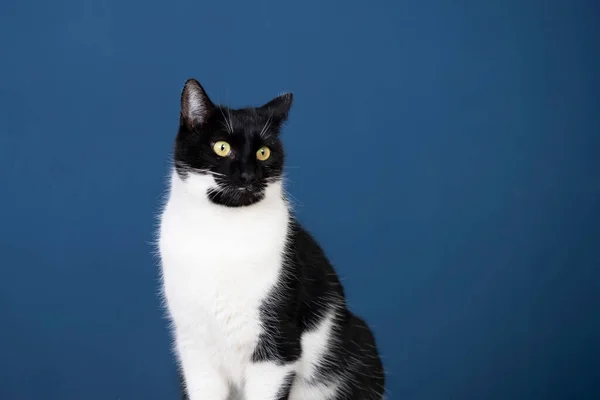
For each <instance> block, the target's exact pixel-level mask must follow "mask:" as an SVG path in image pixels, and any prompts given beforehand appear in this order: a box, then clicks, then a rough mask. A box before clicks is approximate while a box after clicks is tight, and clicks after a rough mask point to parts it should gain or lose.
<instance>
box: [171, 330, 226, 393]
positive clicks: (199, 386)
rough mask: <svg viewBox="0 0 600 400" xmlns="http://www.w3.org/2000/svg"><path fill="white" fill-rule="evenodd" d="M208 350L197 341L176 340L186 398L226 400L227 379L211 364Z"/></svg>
mask: <svg viewBox="0 0 600 400" xmlns="http://www.w3.org/2000/svg"><path fill="white" fill-rule="evenodd" d="M209 350H210V349H207V348H205V347H204V346H202V345H198V344H197V343H193V342H186V341H184V340H181V339H179V340H177V353H178V356H179V361H180V363H181V370H182V373H183V381H184V382H183V386H184V392H185V394H186V395H187V397H184V399H186V400H226V399H227V398H228V396H229V385H228V384H227V380H226V379H225V377H223V376H221V374H220V373H219V371H218V368H217V367H216V366H215V365H214V364H213V362H212V358H211V357H210V351H209Z"/></svg>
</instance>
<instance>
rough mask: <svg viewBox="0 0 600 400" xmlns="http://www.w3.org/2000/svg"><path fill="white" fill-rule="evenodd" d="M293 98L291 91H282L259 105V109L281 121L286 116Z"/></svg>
mask: <svg viewBox="0 0 600 400" xmlns="http://www.w3.org/2000/svg"><path fill="white" fill-rule="evenodd" d="M293 100H294V95H293V94H292V93H283V94H281V95H279V96H277V97H275V98H274V99H273V100H271V101H269V102H268V103H267V104H265V105H263V106H262V107H260V109H261V110H264V111H265V112H267V113H268V114H269V116H271V117H273V118H276V119H279V120H280V121H282V122H283V121H285V120H286V119H287V118H288V115H289V113H290V109H291V108H292V102H293Z"/></svg>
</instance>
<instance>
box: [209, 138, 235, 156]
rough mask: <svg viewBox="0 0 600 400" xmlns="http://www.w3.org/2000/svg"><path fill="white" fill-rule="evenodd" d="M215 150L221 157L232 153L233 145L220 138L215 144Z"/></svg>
mask: <svg viewBox="0 0 600 400" xmlns="http://www.w3.org/2000/svg"><path fill="white" fill-rule="evenodd" d="M213 150H214V151H215V153H217V154H218V155H220V156H221V157H227V156H228V155H229V153H231V146H230V145H229V143H227V142H224V141H222V140H219V141H218V142H217V143H215V145H214V146H213Z"/></svg>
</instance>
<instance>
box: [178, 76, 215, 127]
mask: <svg viewBox="0 0 600 400" xmlns="http://www.w3.org/2000/svg"><path fill="white" fill-rule="evenodd" d="M214 109H215V106H214V104H213V103H212V101H210V99H209V98H208V95H207V94H206V92H205V91H204V88H203V87H202V85H200V82H198V81H197V80H195V79H188V80H187V81H186V82H185V86H184V87H183V91H182V93H181V123H182V124H185V126H187V127H188V128H189V129H193V128H196V127H198V126H201V125H202V124H204V123H205V122H206V121H207V120H208V118H209V117H210V115H211V114H212V112H213V111H214Z"/></svg>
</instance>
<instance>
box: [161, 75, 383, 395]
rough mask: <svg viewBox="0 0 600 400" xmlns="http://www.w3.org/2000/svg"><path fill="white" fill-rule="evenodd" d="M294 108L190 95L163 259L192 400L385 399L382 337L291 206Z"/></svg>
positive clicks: (167, 209)
mask: <svg viewBox="0 0 600 400" xmlns="http://www.w3.org/2000/svg"><path fill="white" fill-rule="evenodd" d="M292 100H293V95H292V94H291V93H285V94H282V95H280V96H278V97H276V98H274V99H272V100H271V101H269V102H267V103H266V104H264V105H262V106H260V107H247V108H240V109H233V108H229V107H227V106H223V105H216V104H215V103H213V102H212V101H211V100H210V98H209V97H208V95H207V93H206V91H205V90H204V88H203V87H202V86H201V85H200V83H199V82H198V81H197V80H195V79H189V80H187V81H186V83H185V86H184V88H183V91H182V93H181V112H180V123H179V131H178V133H177V137H176V139H175V146H174V153H173V161H174V162H173V168H172V173H171V176H170V188H169V189H170V190H169V193H168V196H167V199H166V203H165V205H164V208H163V210H162V213H161V216H160V228H159V231H158V235H159V239H158V253H159V257H160V263H161V276H162V291H163V295H164V299H165V303H166V310H167V313H168V316H169V318H170V321H171V323H172V324H171V325H172V330H173V337H174V352H175V354H176V358H177V360H178V362H179V366H180V370H181V374H182V377H181V381H182V393H183V395H182V398H184V399H189V400H198V399H202V400H227V399H229V398H231V397H230V396H233V394H232V393H239V394H240V395H241V396H243V398H244V399H245V400H381V399H382V398H383V396H384V385H385V377H384V369H383V365H382V362H381V359H380V356H379V352H378V348H377V344H376V342H375V338H374V335H373V333H372V332H371V330H370V329H369V327H368V326H367V324H366V323H365V322H364V321H363V320H362V319H361V318H359V317H358V316H356V315H354V314H353V313H352V312H350V311H349V309H348V308H347V306H346V300H345V296H344V289H343V287H342V285H341V284H340V281H339V279H338V276H337V275H336V273H335V271H334V269H333V267H332V265H331V263H330V262H329V260H328V259H327V257H326V255H325V254H324V252H323V250H322V249H321V247H319V245H318V244H317V242H316V241H315V240H314V239H313V237H312V236H311V235H310V234H309V233H308V231H306V230H305V229H304V228H303V227H302V226H301V225H300V224H299V222H298V221H297V219H296V218H295V217H294V214H293V211H292V209H291V207H290V205H289V203H288V201H287V199H286V196H285V193H286V192H285V191H284V189H283V169H284V149H283V145H282V141H281V131H282V129H283V125H284V124H285V123H286V122H287V119H288V115H289V112H290V109H291V105H292Z"/></svg>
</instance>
